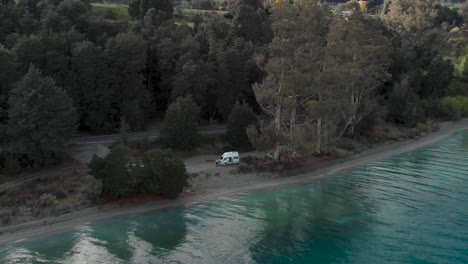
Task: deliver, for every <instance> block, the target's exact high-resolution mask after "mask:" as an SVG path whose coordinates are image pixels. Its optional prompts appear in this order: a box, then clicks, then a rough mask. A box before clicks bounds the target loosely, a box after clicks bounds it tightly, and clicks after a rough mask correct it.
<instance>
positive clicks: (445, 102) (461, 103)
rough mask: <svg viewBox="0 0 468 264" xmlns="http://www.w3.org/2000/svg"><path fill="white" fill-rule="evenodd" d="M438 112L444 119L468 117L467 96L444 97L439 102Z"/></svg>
mask: <svg viewBox="0 0 468 264" xmlns="http://www.w3.org/2000/svg"><path fill="white" fill-rule="evenodd" d="M438 113H440V115H441V117H442V118H444V119H446V120H459V119H460V118H465V117H468V97H464V96H457V97H445V98H443V99H441V100H440V102H439V109H438Z"/></svg>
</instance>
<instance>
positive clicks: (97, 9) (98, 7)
mask: <svg viewBox="0 0 468 264" xmlns="http://www.w3.org/2000/svg"><path fill="white" fill-rule="evenodd" d="M91 5H92V6H93V12H94V14H95V15H96V16H98V17H101V18H105V17H106V14H107V12H109V11H113V12H115V13H116V14H117V21H121V22H128V21H130V15H129V14H128V6H127V5H117V4H98V3H94V4H91Z"/></svg>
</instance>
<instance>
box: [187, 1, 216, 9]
mask: <svg viewBox="0 0 468 264" xmlns="http://www.w3.org/2000/svg"><path fill="white" fill-rule="evenodd" d="M192 8H194V9H201V10H213V9H215V3H214V2H213V0H192Z"/></svg>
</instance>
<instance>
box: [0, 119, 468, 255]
mask: <svg viewBox="0 0 468 264" xmlns="http://www.w3.org/2000/svg"><path fill="white" fill-rule="evenodd" d="M465 129H468V119H464V120H461V121H458V122H445V123H442V124H441V129H440V130H439V131H438V132H436V133H434V134H430V135H428V136H425V137H422V138H419V139H417V140H407V141H402V142H397V143H392V144H384V145H380V146H378V147H375V148H373V149H370V150H367V151H364V152H362V153H360V154H358V155H354V156H352V157H350V158H347V159H343V160H341V161H339V162H337V163H335V164H333V165H331V166H329V167H326V168H322V169H319V170H316V171H314V172H311V173H306V174H302V175H298V176H294V177H288V178H279V179H278V178H277V179H266V180H261V181H257V182H254V183H245V184H239V185H236V186H230V187H226V188H222V189H218V190H215V191H211V192H209V193H206V194H200V195H196V196H192V197H186V198H181V199H178V200H170V201H159V202H150V203H147V204H144V205H138V206H131V207H120V206H118V205H117V206H105V207H102V208H99V207H92V208H89V209H85V210H82V211H77V212H73V213H69V214H64V215H61V216H58V217H50V218H45V219H41V220H37V221H31V222H27V223H22V224H19V225H12V226H7V227H1V228H0V246H5V245H7V244H12V243H17V242H21V241H25V240H30V239H34V238H40V237H41V236H44V235H50V234H55V233H60V232H63V231H66V230H69V229H73V228H76V227H77V226H80V225H85V224H91V223H96V222H100V221H105V220H110V219H112V218H116V217H128V216H134V215H138V214H142V213H145V212H149V211H154V210H159V209H163V208H168V207H184V206H189V205H192V204H196V203H202V202H209V201H212V200H216V199H219V198H222V197H228V196H232V195H236V194H240V193H249V192H254V191H267V190H274V189H277V188H281V187H285V186H293V185H303V184H307V183H313V182H316V181H320V180H323V179H325V178H329V177H333V176H336V175H340V174H343V173H345V172H348V171H350V170H353V169H356V168H357V167H359V166H362V165H365V164H368V163H372V162H376V161H380V160H384V159H387V158H390V157H392V156H397V155H401V154H404V153H407V152H411V151H414V150H417V149H420V148H424V147H428V146H430V145H433V144H435V143H437V142H439V141H441V140H442V139H444V138H447V137H449V136H451V135H452V134H454V133H456V132H459V131H462V130H465Z"/></svg>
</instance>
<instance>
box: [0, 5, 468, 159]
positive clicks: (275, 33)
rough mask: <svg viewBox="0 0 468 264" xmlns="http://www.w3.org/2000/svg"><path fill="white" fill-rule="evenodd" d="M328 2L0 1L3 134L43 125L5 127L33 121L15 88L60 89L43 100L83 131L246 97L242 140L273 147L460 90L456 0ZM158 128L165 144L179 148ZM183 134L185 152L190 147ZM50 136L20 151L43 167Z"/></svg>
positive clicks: (340, 132) (222, 112)
mask: <svg viewBox="0 0 468 264" xmlns="http://www.w3.org/2000/svg"><path fill="white" fill-rule="evenodd" d="M338 2H339V3H340V4H341V5H338V6H337V7H336V8H335V10H334V11H333V12H332V11H331V10H330V6H328V5H327V4H326V3H324V2H323V1H319V0H295V1H290V0H281V1H269V0H236V1H234V0H232V1H231V0H226V1H221V2H218V1H214V2H213V1H192V5H193V6H195V7H196V8H207V9H216V8H220V9H224V10H227V13H225V14H222V13H221V14H220V13H210V12H203V13H197V14H194V15H193V16H190V15H186V13H191V12H192V11H184V12H181V11H183V10H181V8H182V7H183V6H181V5H179V6H178V7H177V8H175V7H174V5H176V4H177V3H178V2H175V1H172V0H158V1H152V0H132V1H130V3H129V7H128V11H129V14H130V16H131V18H128V19H127V20H123V19H122V18H121V17H120V16H121V14H117V13H115V14H114V13H112V14H110V15H109V14H107V15H102V14H101V15H99V12H97V9H96V6H95V5H94V4H90V3H89V1H86V0H52V1H51V0H19V1H13V0H3V1H0V131H1V132H2V135H4V137H3V141H5V142H9V141H13V142H17V143H18V145H23V146H26V145H28V146H29V143H28V144H26V143H25V142H32V141H34V140H35V139H37V138H39V137H41V136H39V135H42V134H41V133H43V132H42V131H38V132H37V133H32V132H31V133H32V134H37V136H36V135H29V132H28V133H12V131H19V130H21V129H24V131H32V128H33V127H34V126H35V124H33V123H31V122H32V121H31V120H32V119H31V120H29V121H25V122H26V123H21V126H23V127H22V128H21V129H20V128H19V127H18V125H19V124H20V123H18V121H15V118H18V116H15V115H16V113H18V111H19V108H20V106H19V103H18V101H20V100H26V99H25V97H26V92H21V90H23V91H26V89H30V90H28V91H33V92H35V93H36V94H37V96H38V97H37V98H47V97H48V96H55V98H56V100H58V99H57V98H62V97H63V98H66V99H64V100H62V101H61V102H60V103H57V104H56V106H54V107H57V109H63V110H61V111H62V112H63V115H64V116H71V115H73V116H75V114H72V112H73V113H74V112H75V110H72V109H76V112H77V116H78V129H79V130H80V131H83V132H87V133H95V134H97V133H118V131H119V128H120V127H121V120H125V123H126V124H128V126H129V127H128V130H129V131H138V130H141V129H143V128H144V127H145V125H147V124H148V123H149V122H153V121H154V120H160V119H161V118H162V117H163V116H164V115H166V117H168V116H171V115H173V114H174V113H177V114H174V118H175V119H174V120H177V122H180V123H183V122H185V121H186V119H184V118H186V117H184V115H181V114H179V113H182V112H184V111H185V110H184V111H182V108H180V107H175V106H174V102H177V101H178V100H179V99H178V98H180V97H184V98H187V96H190V98H192V99H191V100H193V102H191V103H190V104H195V105H197V106H196V107H189V108H188V109H191V111H186V112H184V114H187V113H189V112H190V114H191V115H190V118H189V119H190V122H188V124H189V125H190V127H191V129H195V131H196V127H197V125H198V123H197V122H198V120H199V119H202V120H206V121H209V122H211V123H214V122H215V121H220V122H226V121H227V120H228V117H229V115H230V114H231V113H233V107H234V106H235V105H238V104H242V103H245V104H246V107H247V105H248V106H249V107H250V108H252V109H254V110H255V112H256V113H258V114H260V119H261V120H262V122H260V123H261V125H259V126H257V127H255V129H249V131H250V132H251V133H250V134H252V135H254V134H255V135H254V136H253V137H252V138H256V139H258V140H257V141H256V142H257V143H258V142H261V141H262V140H261V139H262V138H263V139H271V140H274V141H275V142H274V143H273V144H263V145H264V146H267V145H268V146H269V147H271V148H273V149H275V150H276V154H277V155H275V156H276V157H278V155H279V153H280V151H281V150H287V151H288V152H289V153H290V154H293V155H296V154H298V153H299V152H300V148H301V147H302V146H303V145H304V144H303V143H304V142H305V141H309V142H314V145H315V150H316V152H317V153H322V152H323V151H326V150H328V148H329V146H332V145H333V144H334V142H335V141H337V140H339V139H340V138H341V137H343V136H347V137H357V136H360V133H361V132H362V131H364V130H365V129H364V130H363V129H362V126H363V124H367V123H368V121H369V119H371V116H374V115H376V116H377V117H378V118H381V119H384V120H386V121H389V122H395V123H397V124H401V125H405V126H408V127H411V126H414V125H416V124H417V123H418V122H421V121H424V120H425V119H426V118H428V117H432V116H431V113H433V112H434V111H435V110H434V109H438V106H440V100H441V98H443V97H444V96H447V95H451V96H457V95H466V94H468V89H466V87H467V85H466V84H467V83H468V77H467V76H468V75H466V74H465V73H464V72H466V71H465V68H466V67H465V66H466V65H465V64H466V61H467V59H466V58H467V57H468V55H467V51H466V47H467V46H468V42H467V41H466V40H467V39H468V38H467V36H468V34H467V33H468V30H467V29H468V23H467V18H468V15H467V14H468V11H467V10H468V8H467V4H466V2H465V3H464V4H463V5H462V6H461V8H460V9H459V10H458V11H456V10H455V9H451V8H449V7H446V6H443V5H440V4H439V2H438V1H435V0H414V1H405V0H393V1H391V3H390V4H389V8H388V9H383V12H378V11H377V10H378V9H379V8H378V6H379V5H380V4H382V1H380V2H379V1H374V4H373V6H372V5H371V6H367V7H366V8H364V9H362V8H361V7H360V6H358V5H357V4H356V3H354V2H355V1H350V2H349V3H345V2H348V1H338ZM174 9H176V10H178V11H177V12H176V13H175V14H174ZM373 12H374V13H377V14H379V15H381V16H375V15H374V13H373ZM107 13H109V12H107ZM31 64H33V65H34V68H32V69H31ZM39 72H40V73H42V75H41V74H39ZM454 73H455V74H454ZM25 75H26V76H25ZM23 76H25V77H24V78H23V80H22V81H20V82H18V80H20V79H21V77H23ZM28 76H29V77H28ZM26 77H27V78H26ZM31 78H33V79H34V80H36V81H34V82H35V83H34V85H33V82H32V81H30V79H31ZM25 80H29V81H28V87H25V83H26V81H25ZM17 82H18V83H17ZM29 84H31V85H29ZM19 87H22V88H21V89H19ZM43 87H49V88H47V89H46V88H43ZM51 87H52V88H51ZM57 87H60V88H57ZM51 91H54V92H51ZM42 93H44V94H42ZM19 94H23V95H22V96H20V95H19ZM21 98H22V99H21ZM37 98H30V99H28V100H30V101H31V102H32V100H36V99H37ZM70 98H71V102H70ZM54 100H55V99H54ZM445 102H449V103H450V102H452V101H450V100H445ZM177 104H180V102H179V103H177ZM65 105H66V106H65ZM170 105H172V107H169V106H170ZM431 105H432V106H433V107H429V106H431ZM41 106H42V105H41ZM44 107H45V106H44ZM176 108H177V109H178V110H177V109H176ZM428 108H430V109H428ZM174 109H176V110H177V111H175V110H174ZM192 110H193V111H192ZM195 110H196V111H195ZM44 111H45V112H44V113H47V111H46V110H44ZM236 111H238V109H236ZM236 111H234V112H236ZM166 112H167V113H166ZM61 114H62V113H60V114H57V115H56V116H53V118H63V119H65V117H64V116H61ZM44 116H47V114H44ZM187 116H188V114H187ZM37 118H38V119H39V120H41V122H45V121H43V118H46V119H47V118H49V117H48V116H47V117H43V116H42V115H39V114H37ZM50 118H52V117H50ZM171 118H172V117H171ZM171 118H166V120H167V121H166V122H165V126H164V127H165V128H167V129H169V128H170V127H171V126H172V124H170V123H171V122H172V121H171V120H172V119H171ZM53 120H56V119H53ZM69 120H73V122H74V120H75V119H73V118H71V117H70V118H69ZM184 120H185V121H184ZM54 122H55V121H51V123H54ZM175 122H176V121H174V123H175ZM66 124H69V122H66ZM184 125H186V124H184ZM70 126H71V125H70ZM70 126H69V125H66V127H70ZM73 127H74V126H73ZM356 127H360V129H356ZM28 129H30V130H28ZM170 129H172V128H170ZM170 129H169V130H170ZM187 130H189V129H188V128H187ZM242 130H243V129H242ZM262 130H264V131H262ZM177 131H179V130H177ZM6 132H10V133H6ZM184 132H186V131H184ZM44 133H45V132H44ZM262 133H265V134H262ZM68 134H69V133H68V132H67V133H63V134H62V135H61V136H60V141H61V142H62V143H63V140H64V139H63V138H64V137H66V136H67V135H68ZM241 134H242V135H240V134H239V137H242V138H243V139H245V134H244V133H241ZM169 136H172V133H169V134H168V137H166V139H167V140H168V142H172V143H170V144H168V145H171V146H176V145H179V143H180V142H176V143H174V141H173V140H169ZM32 137H34V138H35V139H34V140H33V139H32ZM46 138H47V137H46ZM187 138H188V141H189V142H190V144H186V143H182V144H181V145H183V148H188V147H189V146H193V145H194V144H193V142H194V141H193V140H192V139H193V138H192V137H191V136H189V137H187ZM177 140H179V139H177ZM234 141H235V140H234ZM41 144H43V143H41ZM58 145H60V144H58ZM58 145H57V146H58ZM257 145H260V144H257ZM50 146H53V147H52V150H51V151H46V152H47V153H46V152H44V153H42V154H38V153H40V152H38V151H37V149H36V150H33V151H30V150H29V149H30V147H22V148H18V150H19V151H21V152H24V153H28V155H32V156H35V159H38V160H37V162H38V164H45V163H44V157H43V156H50V155H52V154H50V153H52V152H55V151H58V150H59V147H56V146H55V145H54V144H50ZM31 149H33V147H31Z"/></svg>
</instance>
